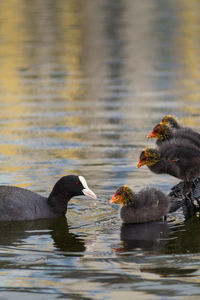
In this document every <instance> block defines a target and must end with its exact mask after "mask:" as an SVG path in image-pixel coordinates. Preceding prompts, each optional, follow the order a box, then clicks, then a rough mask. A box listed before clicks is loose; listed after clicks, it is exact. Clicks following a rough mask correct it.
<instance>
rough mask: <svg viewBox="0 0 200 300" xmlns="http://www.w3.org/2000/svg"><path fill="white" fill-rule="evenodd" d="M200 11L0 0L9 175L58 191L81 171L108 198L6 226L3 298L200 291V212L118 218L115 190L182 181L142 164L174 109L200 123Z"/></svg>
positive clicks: (4, 156)
mask: <svg viewBox="0 0 200 300" xmlns="http://www.w3.org/2000/svg"><path fill="white" fill-rule="evenodd" d="M199 16H200V2H199V1H197V0H191V1H188V0H182V1H180V0H169V1H165V0H163V1H160V0H149V1H148V0H140V1H133V0H118V1H116V0H110V1H108V0H101V1H100V0H95V1H92V0H84V1H83V0H56V1H51V0H43V1H41V0H35V1H32V0H29V1H27V0H8V1H6V0H2V1H0V137H1V138H0V144H1V146H0V162H1V168H0V183H1V184H9V185H17V186H20V187H25V188H28V189H31V190H33V191H36V192H39V193H41V194H42V195H48V193H49V192H50V191H51V188H52V186H53V184H54V183H55V182H56V180H57V179H58V178H59V177H61V176H63V175H65V174H70V173H71V174H78V175H84V176H85V178H86V179H87V182H88V184H89V186H90V187H91V188H92V189H93V190H94V191H95V193H96V194H97V195H98V199H97V200H96V201H94V200H91V199H87V198H83V197H82V198H81V197H77V198H75V199H73V200H72V201H71V202H70V205H69V210H68V215H67V220H66V219H62V218H61V219H58V220H38V221H33V222H32V221H31V222H8V223H6V222H5V223H4V222H3V223H1V224H0V230H1V235H0V299H20V300H21V299H62V298H66V299H85V300H86V299H87V300H89V299H100V300H102V299H116V300H118V299H120V300H121V299H145V300H146V299H183V298H184V299H198V295H200V219H199V218H198V216H197V217H195V218H192V219H190V220H188V221H187V222H184V219H183V216H182V215H181V214H178V215H175V216H173V217H172V222H169V223H156V224H143V225H129V226H122V224H121V221H120V218H119V215H118V207H117V206H111V205H110V204H109V203H108V199H109V198H110V197H111V196H112V194H113V192H114V191H115V189H116V188H117V187H118V186H120V185H122V184H127V185H130V186H131V187H133V188H134V189H135V190H136V191H138V190H139V189H140V188H142V187H143V186H145V185H152V186H157V187H158V188H160V189H161V190H163V191H164V192H166V193H167V192H168V191H169V189H170V187H171V186H172V185H173V184H175V183H177V182H178V181H177V180H176V179H175V178H172V177H169V176H156V175H155V174H152V173H150V171H149V170H148V169H147V168H145V167H143V168H141V169H139V170H138V169H137V168H136V165H137V162H138V156H139V154H140V151H141V149H142V148H144V147H145V146H146V145H150V144H152V143H153V141H147V138H146V136H147V134H148V133H149V131H150V130H151V129H152V127H153V126H154V125H155V124H156V123H158V122H159V121H160V120H161V118H162V117H163V116H164V115H166V114H169V113H170V114H175V115H176V116H177V117H178V118H179V119H180V121H181V122H182V123H183V124H184V125H187V126H192V127H193V128H195V129H197V130H200V118H199V113H200V101H199V99H200V84H199V83H200V59H199V58H200V17H199ZM175 217H176V219H175Z"/></svg>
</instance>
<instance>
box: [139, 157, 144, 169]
mask: <svg viewBox="0 0 200 300" xmlns="http://www.w3.org/2000/svg"><path fill="white" fill-rule="evenodd" d="M144 165H145V162H144V161H142V160H141V159H140V161H139V163H138V164H137V168H140V167H142V166H144Z"/></svg>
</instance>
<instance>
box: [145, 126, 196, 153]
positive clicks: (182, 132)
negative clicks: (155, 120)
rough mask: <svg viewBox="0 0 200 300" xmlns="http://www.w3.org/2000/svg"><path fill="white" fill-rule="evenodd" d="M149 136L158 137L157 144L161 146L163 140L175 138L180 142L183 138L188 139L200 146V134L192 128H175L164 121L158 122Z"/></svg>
mask: <svg viewBox="0 0 200 300" xmlns="http://www.w3.org/2000/svg"><path fill="white" fill-rule="evenodd" d="M148 138H156V139H157V140H156V144H157V146H160V145H161V144H162V143H163V142H165V141H169V140H173V139H174V142H175V143H178V142H179V141H181V140H188V141H190V142H191V143H192V144H193V145H195V146H197V147H199V148H200V134H198V133H197V132H194V131H192V130H186V129H184V128H180V129H179V130H173V129H172V128H171V127H169V126H168V125H166V124H164V123H159V124H157V125H156V126H155V127H154V128H153V130H152V132H151V133H150V134H149V135H148Z"/></svg>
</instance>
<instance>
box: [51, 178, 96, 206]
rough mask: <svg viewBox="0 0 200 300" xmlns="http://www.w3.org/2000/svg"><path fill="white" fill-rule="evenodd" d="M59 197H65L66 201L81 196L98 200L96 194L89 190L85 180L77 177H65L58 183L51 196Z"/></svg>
mask: <svg viewBox="0 0 200 300" xmlns="http://www.w3.org/2000/svg"><path fill="white" fill-rule="evenodd" d="M57 195H59V196H60V195H61V196H62V197H65V198H66V200H70V199H71V198H72V197H74V196H80V195H85V196H88V197H90V198H93V199H96V195H95V193H94V192H93V191H92V190H91V189H89V187H88V185H87V182H86V180H85V178H84V177H83V176H76V175H67V176H63V177H62V178H60V179H59V180H58V181H57V182H56V184H55V186H54V188H53V190H52V192H51V195H50V196H51V197H52V196H54V197H55V196H57Z"/></svg>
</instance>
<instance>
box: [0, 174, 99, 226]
mask: <svg viewBox="0 0 200 300" xmlns="http://www.w3.org/2000/svg"><path fill="white" fill-rule="evenodd" d="M79 195H86V196H88V197H91V198H93V199H96V195H95V194H94V192H93V191H92V190H90V189H89V188H88V185H87V182H86V180H85V178H84V177H83V176H76V175H68V176H63V177H62V178H60V179H59V180H58V181H57V182H56V184H55V185H54V187H53V190H52V191H51V193H50V195H49V197H48V198H46V197H43V196H41V195H39V194H37V193H34V192H31V191H29V190H27V189H23V188H19V187H15V186H0V221H16V220H34V219H43V218H56V217H60V216H64V215H65V214H66V212H67V204H68V202H69V200H70V199H71V198H72V197H74V196H79Z"/></svg>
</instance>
